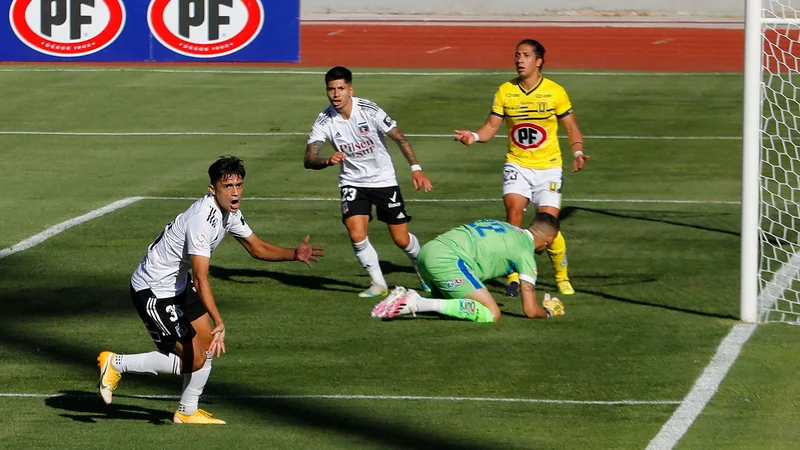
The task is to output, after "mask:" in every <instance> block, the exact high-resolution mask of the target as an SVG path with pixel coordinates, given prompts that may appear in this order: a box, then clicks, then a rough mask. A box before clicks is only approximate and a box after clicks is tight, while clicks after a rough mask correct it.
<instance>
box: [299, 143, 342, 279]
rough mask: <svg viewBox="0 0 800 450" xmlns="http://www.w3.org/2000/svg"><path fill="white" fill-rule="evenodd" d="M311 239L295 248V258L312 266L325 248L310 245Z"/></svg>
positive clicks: (321, 255)
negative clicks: (312, 262)
mask: <svg viewBox="0 0 800 450" xmlns="http://www.w3.org/2000/svg"><path fill="white" fill-rule="evenodd" d="M337 153H339V152H337ZM309 240H311V236H306V238H305V239H304V240H303V242H302V243H301V244H300V245H298V246H297V248H296V249H294V259H295V261H301V262H303V263H305V265H307V266H308V267H311V261H319V259H320V258H322V257H323V256H325V248H324V247H322V246H321V245H308V241H309Z"/></svg>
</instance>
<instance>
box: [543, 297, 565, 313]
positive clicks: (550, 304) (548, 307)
mask: <svg viewBox="0 0 800 450" xmlns="http://www.w3.org/2000/svg"><path fill="white" fill-rule="evenodd" d="M542 307H544V310H545V311H547V318H548V319H549V318H551V317H553V316H563V315H564V304H563V303H561V300H559V299H557V298H555V297H550V294H544V300H542Z"/></svg>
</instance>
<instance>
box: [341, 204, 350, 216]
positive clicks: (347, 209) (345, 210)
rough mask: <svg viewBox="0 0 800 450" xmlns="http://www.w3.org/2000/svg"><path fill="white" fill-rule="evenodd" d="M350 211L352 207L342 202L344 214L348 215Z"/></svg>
mask: <svg viewBox="0 0 800 450" xmlns="http://www.w3.org/2000/svg"><path fill="white" fill-rule="evenodd" d="M348 211H350V205H348V204H347V202H342V214H347V212H348Z"/></svg>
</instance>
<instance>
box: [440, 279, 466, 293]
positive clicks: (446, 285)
mask: <svg viewBox="0 0 800 450" xmlns="http://www.w3.org/2000/svg"><path fill="white" fill-rule="evenodd" d="M463 282H464V280H462V279H461V278H456V279H455V280H448V281H446V282H445V283H444V288H445V289H447V290H448V291H452V290H453V289H455V288H456V286H460V285H461V283H463Z"/></svg>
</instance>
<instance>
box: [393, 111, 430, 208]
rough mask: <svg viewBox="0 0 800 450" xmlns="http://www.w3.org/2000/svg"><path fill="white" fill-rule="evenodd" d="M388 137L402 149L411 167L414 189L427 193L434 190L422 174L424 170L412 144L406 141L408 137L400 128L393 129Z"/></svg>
mask: <svg viewBox="0 0 800 450" xmlns="http://www.w3.org/2000/svg"><path fill="white" fill-rule="evenodd" d="M386 135H387V136H389V137H390V138H392V140H393V141H394V142H395V143H396V144H397V146H398V147H400V151H401V152H402V153H403V156H405V157H406V161H408V164H409V165H410V166H411V179H412V181H413V183H414V189H416V190H419V189H420V188H422V189H423V190H424V191H425V192H429V191H430V190H431V189H433V185H432V184H431V182H430V180H428V177H427V176H425V174H424V173H422V168H421V167H420V166H419V162H418V161H417V155H415V154H414V149H413V148H411V144H410V143H409V142H408V139H406V136H405V135H404V134H403V132H402V131H400V127H394V128H392V129H391V130H389V132H388V133H386Z"/></svg>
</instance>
